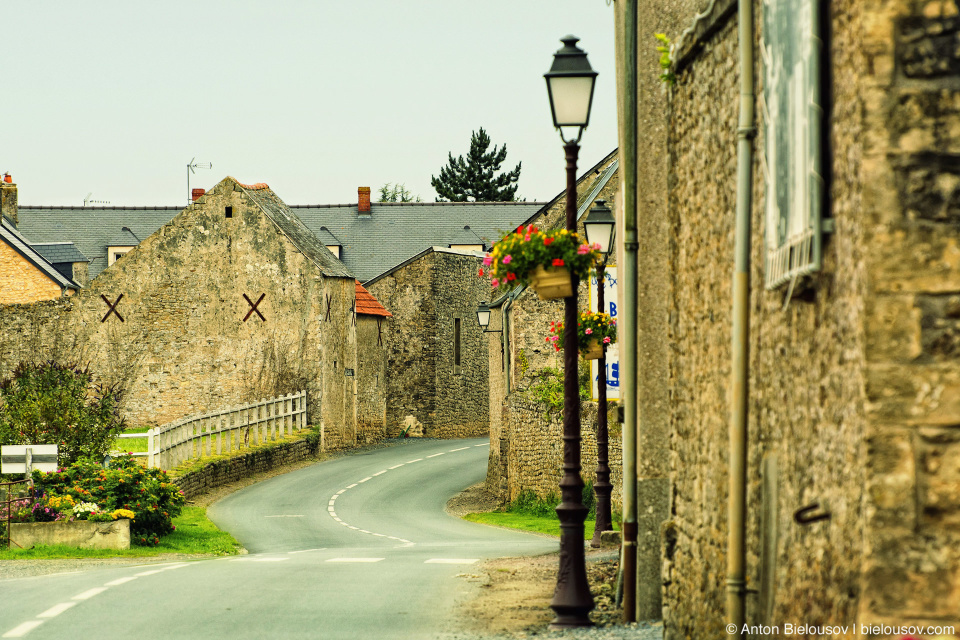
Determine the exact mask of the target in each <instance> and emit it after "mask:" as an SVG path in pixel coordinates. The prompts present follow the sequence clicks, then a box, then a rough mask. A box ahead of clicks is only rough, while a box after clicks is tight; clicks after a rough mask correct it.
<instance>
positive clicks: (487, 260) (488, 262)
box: [483, 253, 493, 267]
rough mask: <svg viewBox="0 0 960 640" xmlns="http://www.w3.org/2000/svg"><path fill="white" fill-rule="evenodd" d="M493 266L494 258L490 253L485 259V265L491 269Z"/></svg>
mask: <svg viewBox="0 0 960 640" xmlns="http://www.w3.org/2000/svg"><path fill="white" fill-rule="evenodd" d="M492 264H493V256H492V255H490V254H489V253H488V254H487V256H486V257H485V258H484V259H483V265H484V266H485V267H489V266H490V265H492Z"/></svg>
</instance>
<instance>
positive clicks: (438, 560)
mask: <svg viewBox="0 0 960 640" xmlns="http://www.w3.org/2000/svg"><path fill="white" fill-rule="evenodd" d="M479 560H480V558H430V559H429V560H425V561H424V563H423V564H473V563H474V562H478V561H479Z"/></svg>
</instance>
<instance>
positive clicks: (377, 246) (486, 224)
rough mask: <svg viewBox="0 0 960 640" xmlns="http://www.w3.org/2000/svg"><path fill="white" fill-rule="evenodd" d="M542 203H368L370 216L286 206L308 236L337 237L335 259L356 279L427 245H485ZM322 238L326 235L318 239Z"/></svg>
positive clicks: (342, 208)
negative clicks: (339, 248)
mask: <svg viewBox="0 0 960 640" xmlns="http://www.w3.org/2000/svg"><path fill="white" fill-rule="evenodd" d="M542 206H543V203H542V202H403V203H400V202H397V203H394V202H373V203H371V204H370V216H369V217H363V218H360V217H358V216H357V205H356V204H339V205H292V206H291V207H290V208H291V209H292V210H293V211H294V212H295V213H296V214H297V215H298V216H299V217H300V219H301V220H303V223H304V224H305V225H306V226H307V227H308V228H309V229H310V230H311V231H313V233H315V234H317V235H320V234H321V233H324V234H325V232H321V230H320V227H327V229H328V230H329V231H330V233H332V235H333V236H335V237H336V238H338V239H339V241H340V242H339V244H342V246H343V249H342V251H341V253H340V259H341V260H342V261H343V263H344V264H345V265H346V266H347V268H348V269H349V270H350V271H352V272H353V274H354V275H356V277H357V278H358V279H359V280H360V281H361V282H367V281H368V280H370V279H372V278H374V277H376V276H378V275H380V274H381V273H384V272H385V271H388V270H390V269H391V268H393V267H395V266H396V265H398V264H400V263H402V262H403V261H405V260H407V259H408V258H410V257H412V256H415V255H417V254H418V253H420V252H422V251H424V250H425V249H428V248H429V247H434V246H437V247H447V246H449V245H450V244H460V243H462V241H463V240H464V239H469V238H473V240H472V243H476V244H480V242H481V241H480V240H479V239H477V236H476V235H473V234H471V233H469V232H467V234H466V235H465V234H464V229H463V227H464V226H469V227H470V229H471V230H472V231H475V232H476V233H477V235H479V236H480V237H481V238H483V242H484V243H485V244H486V245H487V246H488V247H489V246H490V245H492V244H493V243H494V242H496V241H497V240H499V239H500V237H501V236H502V235H503V233H504V232H506V231H510V230H511V229H514V228H516V227H517V225H519V224H520V223H521V222H523V221H524V220H526V219H527V218H529V217H530V216H532V215H533V214H534V213H536V212H537V211H539V210H540V208H541V207H542ZM323 237H326V235H324V236H323Z"/></svg>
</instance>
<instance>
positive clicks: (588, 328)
mask: <svg viewBox="0 0 960 640" xmlns="http://www.w3.org/2000/svg"><path fill="white" fill-rule="evenodd" d="M584 333H585V334H587V335H590V334H591V333H593V329H591V328H590V327H587V329H586V330H585V331H584Z"/></svg>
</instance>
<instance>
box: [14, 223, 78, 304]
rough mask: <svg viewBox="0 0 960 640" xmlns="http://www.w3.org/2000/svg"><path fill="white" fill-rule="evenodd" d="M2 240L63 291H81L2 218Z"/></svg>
mask: <svg viewBox="0 0 960 640" xmlns="http://www.w3.org/2000/svg"><path fill="white" fill-rule="evenodd" d="M0 240H2V241H3V242H6V243H7V244H8V245H10V246H11V247H12V248H13V250H14V251H16V252H17V253H19V254H20V255H21V256H23V257H24V259H26V260H27V261H28V262H30V263H31V264H32V265H33V266H35V267H36V268H37V269H39V270H40V271H41V272H43V273H44V274H45V275H46V276H47V277H48V278H50V279H51V280H53V281H54V282H56V283H57V284H59V285H60V287H61V288H63V289H74V290H76V289H79V288H80V287H79V286H78V285H77V284H76V283H75V282H73V280H70V279H69V278H67V277H65V276H64V275H63V274H61V273H60V272H59V271H57V270H56V268H55V267H54V266H53V265H52V264H50V262H49V261H48V260H47V259H46V258H44V257H43V256H42V255H40V253H39V252H38V251H37V250H36V249H34V248H33V247H31V246H30V243H28V242H27V239H26V238H24V237H23V236H22V235H21V234H20V232H19V231H18V230H17V229H15V228H14V227H13V225H12V224H9V223H8V222H7V218H0Z"/></svg>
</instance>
